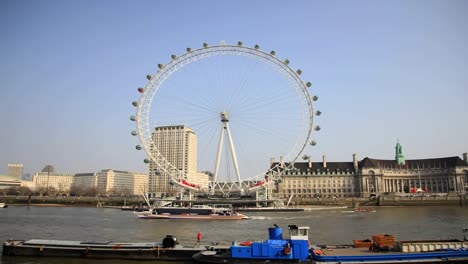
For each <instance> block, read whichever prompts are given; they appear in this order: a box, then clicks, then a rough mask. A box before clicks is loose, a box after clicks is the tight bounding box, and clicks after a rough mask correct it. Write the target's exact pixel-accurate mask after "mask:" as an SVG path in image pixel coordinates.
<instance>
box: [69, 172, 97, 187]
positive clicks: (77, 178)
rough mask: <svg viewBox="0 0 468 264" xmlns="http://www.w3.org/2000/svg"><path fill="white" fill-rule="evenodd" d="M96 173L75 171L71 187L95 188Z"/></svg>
mask: <svg viewBox="0 0 468 264" xmlns="http://www.w3.org/2000/svg"><path fill="white" fill-rule="evenodd" d="M96 178H97V177H96V173H94V172H91V173H76V174H75V175H74V178H73V182H72V186H71V187H72V188H73V187H76V188H81V189H85V188H95V187H96Z"/></svg>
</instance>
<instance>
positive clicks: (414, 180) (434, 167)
mask: <svg viewBox="0 0 468 264" xmlns="http://www.w3.org/2000/svg"><path fill="white" fill-rule="evenodd" d="M395 152H396V155H395V160H382V159H373V158H364V159H363V160H361V161H358V160H357V155H356V154H354V155H353V161H352V162H327V160H326V157H325V156H324V157H323V161H322V162H312V161H311V160H310V158H309V161H308V162H297V163H295V164H294V166H293V168H292V169H290V170H285V169H281V168H287V167H288V166H289V163H285V162H284V161H282V160H281V161H280V163H275V162H274V161H273V162H272V164H271V167H275V166H277V165H278V164H279V167H280V169H279V170H278V171H277V172H275V173H277V174H279V176H280V178H281V180H280V181H278V182H277V183H276V185H275V188H274V190H273V192H274V193H276V194H277V195H278V196H279V197H283V198H287V197H290V196H295V197H302V198H312V197H370V196H372V195H382V194H385V193H410V192H411V191H414V190H415V189H416V190H420V191H424V192H429V193H448V192H456V193H459V194H465V193H468V154H467V153H464V154H463V159H461V158H460V157H456V156H455V157H444V158H433V159H417V160H405V157H404V155H403V150H402V147H401V145H400V143H399V142H398V143H397V146H396V151H395Z"/></svg>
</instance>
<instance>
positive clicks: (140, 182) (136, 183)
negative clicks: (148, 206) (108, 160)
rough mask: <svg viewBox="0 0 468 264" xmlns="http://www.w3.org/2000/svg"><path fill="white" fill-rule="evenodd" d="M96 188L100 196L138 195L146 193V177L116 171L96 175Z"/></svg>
mask: <svg viewBox="0 0 468 264" xmlns="http://www.w3.org/2000/svg"><path fill="white" fill-rule="evenodd" d="M96 187H97V191H98V193H100V194H115V195H139V194H141V193H147V192H148V175H146V174H143V173H135V172H128V171H118V170H111V169H107V170H102V171H100V172H98V173H96Z"/></svg>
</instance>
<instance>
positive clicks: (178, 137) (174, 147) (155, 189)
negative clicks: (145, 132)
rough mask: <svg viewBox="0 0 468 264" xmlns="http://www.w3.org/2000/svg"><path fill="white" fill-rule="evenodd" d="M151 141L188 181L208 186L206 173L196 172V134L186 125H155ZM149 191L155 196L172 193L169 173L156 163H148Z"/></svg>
mask: <svg viewBox="0 0 468 264" xmlns="http://www.w3.org/2000/svg"><path fill="white" fill-rule="evenodd" d="M152 136H153V141H154V143H155V147H156V148H157V149H158V151H159V152H160V154H161V155H162V156H163V157H164V158H165V159H166V160H167V161H168V162H169V163H171V164H172V165H173V166H175V167H176V168H177V169H178V170H179V171H181V172H182V175H184V177H185V178H186V180H187V181H188V182H190V183H194V184H197V185H200V186H202V187H207V186H208V175H206V174H204V173H199V172H197V135H196V134H195V132H194V131H193V130H192V129H191V128H189V127H186V126H183V125H175V126H162V127H156V128H155V129H154V132H153V135H152ZM148 174H149V192H150V193H154V194H156V195H157V196H160V195H162V194H164V195H167V194H173V193H174V191H175V190H174V189H173V187H172V186H173V185H171V184H170V180H171V179H170V175H169V174H168V173H167V172H164V171H163V170H161V169H160V168H158V166H157V164H155V163H154V162H150V164H149V173H148Z"/></svg>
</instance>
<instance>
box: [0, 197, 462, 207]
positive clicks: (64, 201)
mask: <svg viewBox="0 0 468 264" xmlns="http://www.w3.org/2000/svg"><path fill="white" fill-rule="evenodd" d="M0 201H1V202H5V203H7V204H9V205H28V204H29V205H30V206H83V207H111V208H120V207H122V206H124V205H127V206H136V207H141V206H144V205H146V202H145V201H144V199H143V198H142V197H132V198H127V197H62V196H57V197H55V196H53V197H52V196H49V197H47V196H32V197H31V199H30V200H29V198H28V197H27V196H0ZM467 205H468V195H447V196H429V195H426V196H406V197H404V196H395V195H383V196H380V197H377V198H372V199H369V198H299V199H293V200H292V203H291V204H290V206H289V208H304V209H306V210H307V209H308V208H313V207H317V206H318V207H350V208H352V207H358V206H467Z"/></svg>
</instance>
